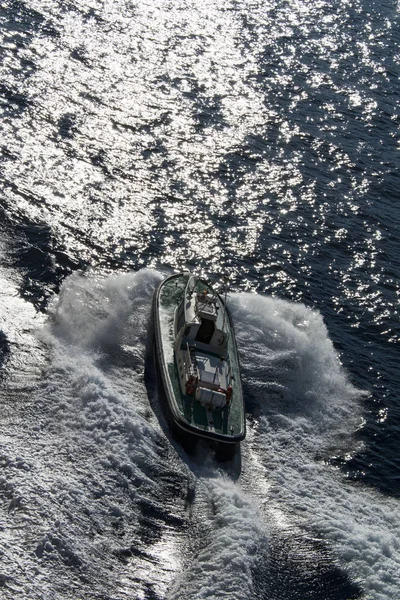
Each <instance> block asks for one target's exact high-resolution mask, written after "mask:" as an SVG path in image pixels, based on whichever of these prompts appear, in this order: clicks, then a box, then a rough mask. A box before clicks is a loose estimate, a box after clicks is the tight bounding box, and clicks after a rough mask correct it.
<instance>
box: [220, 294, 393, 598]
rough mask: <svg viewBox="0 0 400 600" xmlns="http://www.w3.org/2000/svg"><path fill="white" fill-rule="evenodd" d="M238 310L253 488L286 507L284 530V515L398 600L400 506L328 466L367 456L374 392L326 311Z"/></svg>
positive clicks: (258, 301) (356, 574)
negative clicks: (360, 441) (344, 359)
mask: <svg viewBox="0 0 400 600" xmlns="http://www.w3.org/2000/svg"><path fill="white" fill-rule="evenodd" d="M231 311H232V312H233V316H234V322H235V326H236V334H237V339H238V345H239V350H240V358H241V364H242V375H243V383H244V390H245V394H246V396H247V401H248V403H249V410H250V411H251V412H252V414H253V418H252V419H250V427H249V433H248V437H247V440H246V442H245V443H244V444H243V459H244V461H243V462H244V464H243V472H242V479H241V481H242V485H243V487H244V489H245V490H246V491H247V493H249V494H253V495H254V496H258V498H259V503H260V505H263V506H264V509H265V514H267V515H268V518H270V517H271V515H272V516H273V513H272V512H271V509H273V508H274V507H275V508H278V512H277V513H276V514H277V515H278V516H277V522H276V524H277V525H278V526H279V515H282V514H283V515H285V516H286V517H288V518H289V522H290V521H291V522H292V523H293V522H294V523H297V524H298V525H300V526H301V527H303V528H305V529H306V530H308V531H309V532H311V533H314V534H316V535H318V536H319V537H320V538H322V539H323V540H325V541H326V542H327V543H328V544H329V545H330V546H331V547H332V550H333V552H334V555H336V557H337V559H338V561H339V564H340V565H341V566H342V567H344V568H346V569H347V570H348V572H349V573H350V574H351V575H352V577H353V578H354V579H356V580H359V581H360V583H361V586H362V588H363V589H364V590H365V591H366V592H367V594H368V597H369V598H373V599H374V600H388V599H389V598H396V597H397V595H398V593H399V590H400V518H399V514H400V511H399V503H398V501H397V500H395V499H393V498H386V497H384V496H382V495H381V494H380V493H378V492H377V491H374V490H372V489H369V488H366V487H364V486H363V485H362V484H359V483H358V484H357V483H353V482H351V481H349V480H347V479H346V477H345V475H344V474H343V472H342V471H340V470H337V469H335V468H333V467H332V466H331V465H329V464H328V462H327V460H324V459H328V458H330V457H331V456H333V455H335V454H336V453H341V454H345V453H346V452H350V453H351V452H353V451H354V450H355V449H356V448H357V442H356V440H355V438H354V435H353V434H354V433H355V431H356V429H357V427H358V426H359V425H360V422H361V420H362V399H363V396H364V394H363V393H362V392H360V391H359V390H357V389H355V388H354V387H353V386H352V384H351V382H350V381H349V378H348V376H347V374H346V373H345V371H344V370H343V368H342V366H341V364H340V362H339V360H338V357H337V354H336V352H335V349H334V347H333V344H332V342H331V340H330V338H329V334H328V331H327V328H326V326H325V324H324V322H323V319H322V317H321V315H320V313H319V312H317V311H315V310H311V309H309V308H307V307H306V306H304V305H302V304H293V303H290V302H286V301H283V300H279V299H274V298H269V297H261V296H257V295H254V294H237V295H234V296H233V297H232V299H231ZM246 470H248V472H246ZM281 526H282V527H286V526H287V522H285V519H283V520H282V523H281Z"/></svg>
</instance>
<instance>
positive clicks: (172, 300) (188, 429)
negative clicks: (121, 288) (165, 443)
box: [153, 274, 246, 458]
mask: <svg viewBox="0 0 400 600" xmlns="http://www.w3.org/2000/svg"><path fill="white" fill-rule="evenodd" d="M188 278H189V275H188V274H178V275H172V276H171V277H168V278H167V279H165V280H164V281H163V282H162V283H161V284H160V285H159V287H158V288H157V290H156V292H155V294H154V302H153V323H154V342H155V343H154V355H155V362H156V367H157V371H158V376H159V380H160V384H161V388H162V392H163V394H164V397H165V403H166V408H167V411H168V415H167V416H168V417H169V420H170V422H171V424H172V425H173V428H174V430H175V433H176V434H177V436H178V437H179V441H181V440H182V439H184V440H185V444H184V446H185V447H188V446H189V448H190V447H191V446H193V442H194V441H195V440H196V439H199V438H203V439H206V440H209V441H210V442H211V443H212V445H214V446H216V447H218V451H219V453H220V454H222V455H224V453H225V454H226V457H227V458H229V457H230V456H231V455H233V454H234V452H235V450H236V448H237V446H238V444H239V442H240V441H241V440H243V439H244V437H245V433H246V432H245V419H244V405H243V392H242V386H241V381H240V371H239V359H238V354H237V347H236V340H235V334H234V329H233V324H232V320H231V316H230V314H229V312H228V311H227V327H228V330H229V349H228V350H229V360H230V364H231V367H232V372H233V374H234V385H233V389H234V392H233V395H232V400H231V403H230V406H229V407H225V408H223V409H216V410H214V411H207V410H206V409H205V408H204V407H202V406H201V405H200V403H198V402H197V401H196V400H195V398H194V396H187V395H186V394H184V393H182V390H181V388H180V385H179V378H178V373H177V369H176V364H175V358H174V350H173V348H174V326H173V323H174V312H175V308H176V306H177V304H178V302H179V300H181V299H182V295H183V294H184V290H185V287H186V283H187V281H188ZM198 282H199V283H198V285H199V288H202V289H203V288H206V289H210V290H211V288H210V286H208V284H207V283H206V282H204V281H202V280H200V279H199V280H198ZM218 302H219V303H220V306H221V307H222V308H223V301H222V299H221V298H220V297H218Z"/></svg>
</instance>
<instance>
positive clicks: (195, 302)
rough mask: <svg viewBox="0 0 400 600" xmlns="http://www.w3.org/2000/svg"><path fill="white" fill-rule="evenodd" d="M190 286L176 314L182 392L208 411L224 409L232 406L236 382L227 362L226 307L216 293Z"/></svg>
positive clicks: (177, 350)
mask: <svg viewBox="0 0 400 600" xmlns="http://www.w3.org/2000/svg"><path fill="white" fill-rule="evenodd" d="M193 279H194V278H193ZM191 281H192V280H190V281H189V284H190V283H191ZM189 284H188V286H187V288H186V290H185V294H184V298H183V299H182V301H181V302H180V304H179V305H178V307H177V308H176V311H175V331H174V333H175V358H176V365H177V369H178V374H179V381H180V385H181V389H182V392H183V393H184V394H186V395H189V396H190V395H194V397H195V399H196V400H198V401H199V402H200V403H201V404H202V405H203V406H205V407H206V408H208V409H215V408H222V407H225V406H227V405H229V401H230V397H231V394H232V385H231V383H232V379H233V378H232V375H231V372H230V366H229V361H228V360H227V359H228V356H227V350H228V333H227V330H226V328H225V318H226V315H224V314H223V313H224V305H223V304H222V302H221V301H220V300H219V298H218V296H217V295H216V294H211V293H209V292H208V290H202V291H197V290H196V289H195V284H193V283H191V285H189Z"/></svg>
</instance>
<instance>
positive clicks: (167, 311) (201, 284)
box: [153, 273, 246, 459]
mask: <svg viewBox="0 0 400 600" xmlns="http://www.w3.org/2000/svg"><path fill="white" fill-rule="evenodd" d="M153 311H154V314H153V317H154V334H155V348H154V351H155V358H156V365H157V367H158V372H159V379H160V383H161V387H162V390H163V392H164V396H165V399H166V406H167V413H168V416H169V417H170V418H169V420H170V421H171V423H172V425H173V427H174V430H175V431H176V432H178V433H179V434H185V440H186V444H185V445H186V447H188V445H189V446H190V445H193V446H194V444H195V442H196V440H198V439H199V438H205V439H206V440H209V441H210V442H211V445H212V446H214V447H215V449H216V452H217V455H218V456H219V457H221V458H222V459H225V458H227V459H228V458H231V457H232V456H233V455H234V454H235V452H236V450H237V448H238V445H239V442H240V441H241V440H243V439H244V437H245V434H246V428H245V415H244V403H243V392H242V385H241V379H240V370H239V358H238V352H237V347H236V340H235V333H234V329H233V324H232V318H231V315H230V313H229V311H228V308H227V304H226V286H225V297H224V299H223V298H222V296H221V295H220V294H219V293H217V292H216V291H215V290H214V289H213V287H212V286H211V285H210V284H208V283H206V282H205V281H204V280H203V279H201V278H199V277H196V276H195V275H191V274H188V273H180V274H177V275H172V276H170V277H168V278H167V279H165V280H164V281H163V282H162V283H161V284H160V285H159V286H158V288H157V290H156V291H155V294H154V304H153ZM180 438H181V439H182V436H180Z"/></svg>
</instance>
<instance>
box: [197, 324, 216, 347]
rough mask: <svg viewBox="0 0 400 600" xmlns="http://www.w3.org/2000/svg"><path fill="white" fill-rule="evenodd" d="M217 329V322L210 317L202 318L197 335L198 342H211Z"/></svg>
mask: <svg viewBox="0 0 400 600" xmlns="http://www.w3.org/2000/svg"><path fill="white" fill-rule="evenodd" d="M214 330H215V323H214V321H211V320H210V319H201V324H200V327H199V330H198V332H197V335H196V342H201V343H203V344H209V343H210V342H211V338H212V336H213V333H214Z"/></svg>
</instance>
